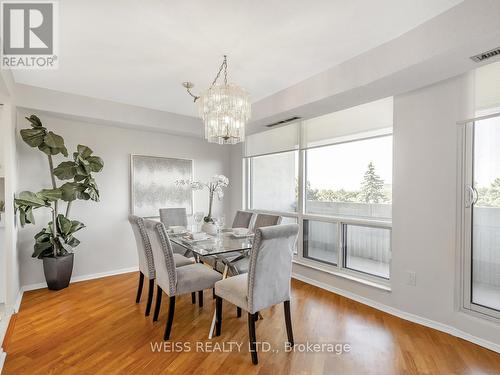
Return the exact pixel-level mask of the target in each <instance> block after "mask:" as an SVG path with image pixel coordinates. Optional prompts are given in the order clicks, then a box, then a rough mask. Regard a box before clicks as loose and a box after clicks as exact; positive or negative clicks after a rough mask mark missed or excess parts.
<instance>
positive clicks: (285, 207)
mask: <svg viewBox="0 0 500 375" xmlns="http://www.w3.org/2000/svg"><path fill="white" fill-rule="evenodd" d="M392 112H393V102H392V98H387V99H383V100H379V101H376V102H372V103H367V104H363V105H361V106H358V107H353V108H349V109H346V110H343V111H338V112H334V113H331V114H328V115H324V116H321V117H318V118H313V119H308V120H305V121H302V122H300V123H294V124H292V125H287V126H283V127H281V128H275V129H272V130H269V131H266V132H262V133H258V134H255V135H250V136H249V137H248V142H247V145H246V150H245V152H246V164H245V165H246V169H247V172H246V177H247V183H246V184H245V186H246V189H247V194H246V202H247V208H248V209H251V210H254V211H257V212H261V211H264V212H275V213H279V214H281V215H283V216H286V217H287V218H286V221H292V222H297V223H298V224H299V225H300V226H301V231H300V233H301V238H300V239H299V245H298V249H297V250H298V251H297V254H296V261H297V262H300V263H302V264H305V265H311V266H315V267H321V268H324V269H325V270H331V271H332V272H338V273H339V274H342V273H345V274H346V275H347V274H348V276H347V277H350V278H352V277H359V278H364V279H369V280H370V281H372V282H378V283H381V284H386V283H387V282H388V281H387V280H388V279H389V277H390V260H391V217H392V214H391V211H392V210H391V203H392Z"/></svg>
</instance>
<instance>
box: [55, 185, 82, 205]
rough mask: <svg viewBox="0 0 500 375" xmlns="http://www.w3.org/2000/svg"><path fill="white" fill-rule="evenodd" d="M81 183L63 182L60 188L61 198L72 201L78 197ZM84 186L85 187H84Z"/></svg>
mask: <svg viewBox="0 0 500 375" xmlns="http://www.w3.org/2000/svg"><path fill="white" fill-rule="evenodd" d="M79 187H80V184H78V183H76V182H66V183H65V184H63V185H62V186H61V187H60V189H61V191H62V196H61V199H62V200H63V201H65V202H71V201H74V200H76V199H77V197H78V188H79ZM82 188H83V187H82Z"/></svg>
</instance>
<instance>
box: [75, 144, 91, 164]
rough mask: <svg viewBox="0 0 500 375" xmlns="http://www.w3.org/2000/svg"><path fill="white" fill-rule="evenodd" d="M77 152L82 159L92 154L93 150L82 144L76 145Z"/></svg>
mask: <svg viewBox="0 0 500 375" xmlns="http://www.w3.org/2000/svg"><path fill="white" fill-rule="evenodd" d="M76 150H77V154H78V155H80V156H81V157H82V159H83V160H85V159H87V158H88V157H89V156H90V155H92V153H93V151H92V150H91V149H90V148H89V147H87V146H84V145H78V146H76Z"/></svg>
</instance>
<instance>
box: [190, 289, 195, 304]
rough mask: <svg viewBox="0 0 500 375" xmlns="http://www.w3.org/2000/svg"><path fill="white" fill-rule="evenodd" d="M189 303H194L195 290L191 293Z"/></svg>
mask: <svg viewBox="0 0 500 375" xmlns="http://www.w3.org/2000/svg"><path fill="white" fill-rule="evenodd" d="M191 303H192V304H193V305H194V304H195V303H196V292H192V293H191Z"/></svg>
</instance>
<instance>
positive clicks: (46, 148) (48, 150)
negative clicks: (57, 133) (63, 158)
mask: <svg viewBox="0 0 500 375" xmlns="http://www.w3.org/2000/svg"><path fill="white" fill-rule="evenodd" d="M38 149H39V150H40V151H42V152H43V153H44V154H46V155H52V148H50V147H49V146H47V145H46V144H45V143H42V144H41V145H40V146H38Z"/></svg>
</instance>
